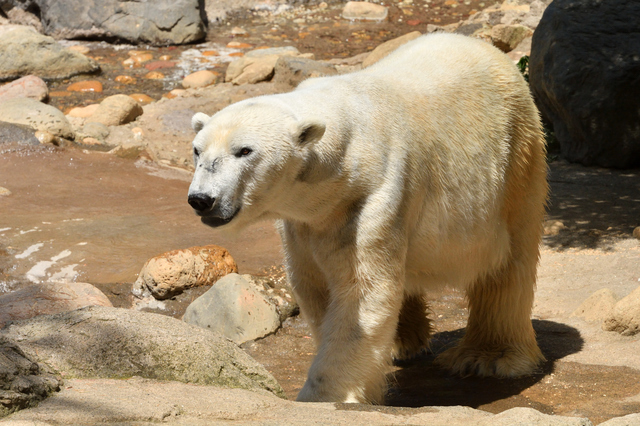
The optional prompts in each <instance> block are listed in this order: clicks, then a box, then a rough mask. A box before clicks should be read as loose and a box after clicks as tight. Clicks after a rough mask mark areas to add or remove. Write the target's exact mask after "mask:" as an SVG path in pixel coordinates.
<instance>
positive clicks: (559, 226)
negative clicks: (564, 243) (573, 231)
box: [544, 220, 566, 236]
mask: <svg viewBox="0 0 640 426" xmlns="http://www.w3.org/2000/svg"><path fill="white" fill-rule="evenodd" d="M565 228H566V226H564V223H562V222H560V221H559V220H547V221H545V222H544V235H547V236H554V235H558V234H559V233H560V231H562V230H563V229H565Z"/></svg>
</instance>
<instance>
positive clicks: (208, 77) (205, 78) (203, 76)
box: [182, 70, 218, 89]
mask: <svg viewBox="0 0 640 426" xmlns="http://www.w3.org/2000/svg"><path fill="white" fill-rule="evenodd" d="M217 78H218V74H217V73H215V72H212V71H208V70H202V71H196V72H194V73H191V74H189V75H188V76H186V77H185V78H184V79H183V80H182V87H184V88H185V89H190V88H196V87H206V86H210V85H212V84H214V83H215V82H216V79H217Z"/></svg>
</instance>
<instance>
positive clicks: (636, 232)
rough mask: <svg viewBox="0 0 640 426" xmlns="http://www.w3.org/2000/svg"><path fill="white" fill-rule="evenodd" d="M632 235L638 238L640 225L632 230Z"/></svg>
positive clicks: (639, 237)
mask: <svg viewBox="0 0 640 426" xmlns="http://www.w3.org/2000/svg"><path fill="white" fill-rule="evenodd" d="M633 236H634V238H637V239H638V240H640V226H638V227H637V228H635V229H634V230H633Z"/></svg>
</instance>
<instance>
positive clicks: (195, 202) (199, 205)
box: [189, 194, 216, 212]
mask: <svg viewBox="0 0 640 426" xmlns="http://www.w3.org/2000/svg"><path fill="white" fill-rule="evenodd" d="M215 201H216V199H215V198H212V197H209V196H208V195H204V194H195V195H189V205H190V206H191V207H193V208H194V209H195V210H197V211H199V212H205V211H209V210H211V207H213V203H214V202H215Z"/></svg>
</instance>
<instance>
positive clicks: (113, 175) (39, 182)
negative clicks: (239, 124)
mask: <svg viewBox="0 0 640 426" xmlns="http://www.w3.org/2000/svg"><path fill="white" fill-rule="evenodd" d="M190 179H191V177H190V175H189V174H188V173H187V172H184V171H181V170H174V169H167V168H159V167H158V166H155V165H151V164H149V163H143V162H137V163H134V162H133V161H131V160H124V159H121V158H118V157H115V156H113V155H110V154H104V153H99V152H95V151H92V152H90V151H80V150H77V149H72V148H69V149H60V148H44V147H18V146H13V147H8V146H6V145H4V146H3V145H0V186H2V187H4V188H7V189H9V190H10V191H11V193H12V194H11V195H9V196H3V197H0V270H2V271H3V275H4V277H3V276H2V275H0V292H6V291H11V290H13V289H14V288H15V287H16V286H18V285H24V284H25V283H29V282H39V281H44V280H52V279H70V280H74V281H84V282H89V283H93V284H109V283H118V282H133V281H134V280H135V279H136V276H137V274H138V272H139V271H140V269H141V268H142V266H143V264H144V263H145V262H146V261H147V260H148V259H149V258H150V257H153V256H155V255H158V254H160V253H164V252H166V251H169V250H174V249H181V248H186V247H191V246H197V245H206V244H217V245H220V246H223V247H225V248H227V249H228V250H229V251H230V252H231V254H232V256H233V257H234V258H235V260H236V262H237V263H238V268H239V270H240V272H241V273H251V274H260V273H264V271H265V269H266V268H270V267H273V266H275V265H279V264H280V263H281V262H282V256H281V249H280V241H279V237H278V236H277V234H276V231H275V230H274V227H273V225H272V224H271V223H262V224H258V225H255V226H253V227H251V228H249V229H247V230H246V231H245V232H243V233H242V234H240V235H239V236H237V237H233V236H228V235H223V234H222V232H220V231H218V230H214V229H211V228H208V227H206V226H204V225H202V224H201V223H200V220H199V219H198V218H197V217H196V216H195V215H194V214H193V212H192V210H191V207H189V205H188V204H187V190H188V186H189V181H190Z"/></svg>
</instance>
